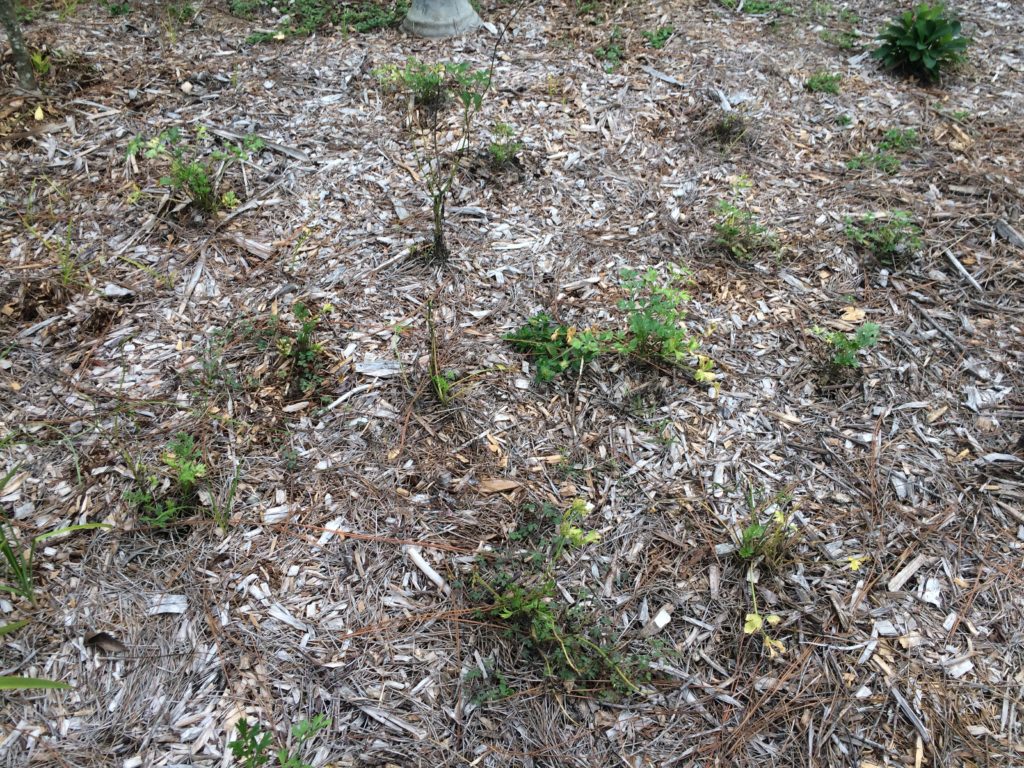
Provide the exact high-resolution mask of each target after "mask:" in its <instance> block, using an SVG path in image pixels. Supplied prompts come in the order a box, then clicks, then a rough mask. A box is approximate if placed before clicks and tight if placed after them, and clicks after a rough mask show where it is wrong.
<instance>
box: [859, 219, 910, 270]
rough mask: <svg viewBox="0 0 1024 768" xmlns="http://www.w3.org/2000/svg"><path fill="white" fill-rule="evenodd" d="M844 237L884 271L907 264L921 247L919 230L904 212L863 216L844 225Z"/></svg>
mask: <svg viewBox="0 0 1024 768" xmlns="http://www.w3.org/2000/svg"><path fill="white" fill-rule="evenodd" d="M846 236H847V237H848V238H849V239H850V240H851V241H852V242H854V243H856V244H857V245H859V246H861V247H862V248H864V249H865V250H867V251H868V252H869V253H870V254H871V255H872V256H874V257H875V258H876V259H877V260H878V261H879V263H881V264H882V265H884V266H887V267H899V266H902V265H904V264H907V263H908V262H909V261H910V260H911V259H913V258H914V256H916V255H917V254H918V253H919V252H920V250H921V247H922V242H921V229H920V227H918V226H917V225H916V224H915V223H914V221H913V219H912V218H911V215H910V214H909V213H907V212H906V211H893V212H891V213H890V214H889V215H888V216H885V217H881V216H875V215H874V214H870V213H869V214H867V215H866V216H862V217H861V218H860V219H858V220H856V221H854V220H851V219H848V220H847V222H846Z"/></svg>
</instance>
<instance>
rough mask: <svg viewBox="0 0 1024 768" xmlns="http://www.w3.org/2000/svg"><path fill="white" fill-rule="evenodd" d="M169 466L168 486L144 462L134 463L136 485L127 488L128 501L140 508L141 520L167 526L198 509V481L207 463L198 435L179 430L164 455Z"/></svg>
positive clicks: (204, 474) (164, 460) (202, 475)
mask: <svg viewBox="0 0 1024 768" xmlns="http://www.w3.org/2000/svg"><path fill="white" fill-rule="evenodd" d="M160 458H161V462H162V463H163V465H164V466H165V467H166V470H165V475H164V477H166V487H165V488H162V487H161V486H162V485H165V483H164V482H162V477H161V475H160V474H159V473H157V472H150V471H149V470H147V468H146V467H145V466H144V465H142V464H137V465H135V470H134V476H135V487H134V488H132V489H130V490H128V491H126V492H125V494H124V498H125V501H127V502H128V503H129V504H131V505H133V506H135V507H137V508H138V510H139V520H140V521H141V522H142V523H144V524H146V525H151V526H154V527H156V528H164V527H166V526H168V525H171V524H172V523H174V522H175V521H177V520H179V519H180V518H182V517H184V516H185V515H187V514H189V513H191V512H193V511H195V509H196V506H197V503H198V493H197V485H196V484H197V481H199V480H200V479H202V478H204V477H206V464H204V463H203V462H202V461H200V459H201V456H200V454H199V450H198V448H197V447H196V444H195V439H194V438H193V437H192V435H190V434H188V433H186V432H179V433H178V434H177V435H175V437H174V438H173V439H172V440H171V442H170V443H168V445H167V449H166V450H165V451H164V452H163V454H162V455H161V457H160Z"/></svg>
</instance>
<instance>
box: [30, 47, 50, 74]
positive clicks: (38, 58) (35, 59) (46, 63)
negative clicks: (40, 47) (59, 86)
mask: <svg viewBox="0 0 1024 768" xmlns="http://www.w3.org/2000/svg"><path fill="white" fill-rule="evenodd" d="M29 60H30V61H31V62H32V69H33V71H34V72H35V73H36V75H37V76H38V77H46V76H47V75H48V74H50V70H51V69H53V64H52V62H51V61H50V57H49V56H48V55H47V54H46V53H45V52H44V51H32V53H31V55H30V56H29Z"/></svg>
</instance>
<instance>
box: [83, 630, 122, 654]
mask: <svg viewBox="0 0 1024 768" xmlns="http://www.w3.org/2000/svg"><path fill="white" fill-rule="evenodd" d="M85 647H86V648H98V649H99V650H101V651H104V652H105V653H124V652H125V651H126V650H128V649H127V648H126V647H125V645H124V643H122V642H121V641H120V640H118V639H117V638H116V637H114V636H113V635H112V634H110V633H109V632H90V633H89V634H87V635H86V636H85Z"/></svg>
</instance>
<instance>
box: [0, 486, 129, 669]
mask: <svg viewBox="0 0 1024 768" xmlns="http://www.w3.org/2000/svg"><path fill="white" fill-rule="evenodd" d="M17 471H18V467H17V466H15V467H14V468H13V469H11V470H9V471H8V472H7V474H5V475H4V476H3V477H2V478H0V493H2V492H3V489H4V488H6V487H7V484H8V483H9V482H10V481H11V478H13V477H14V475H15V474H16V473H17ZM109 527H110V526H109V525H106V524H105V523H81V524H79V525H68V526H65V527H63V528H58V529H56V530H53V531H48V532H47V533H43V534H40V535H38V536H34V537H32V539H31V541H30V542H29V543H28V545H27V546H26V545H25V544H24V543H22V542H20V541H19V540H18V538H17V536H16V535H15V532H14V530H13V529H12V528H11V526H10V522H9V521H8V520H7V518H6V516H5V515H4V514H3V513H0V573H2V574H3V578H4V579H5V581H3V582H0V593H6V594H8V595H12V596H14V597H21V598H24V599H25V600H28V601H29V602H31V603H34V602H35V601H36V591H35V576H34V573H33V569H34V564H35V555H36V548H37V547H38V546H39V545H40V544H41V543H43V542H44V541H48V540H50V539H54V538H57V537H60V536H64V535H65V534H69V533H74V532H76V531H94V530H98V529H102V528H109ZM8 626H10V625H8ZM14 629H17V627H14ZM8 631H13V630H8ZM0 634H3V633H2V632H0ZM0 687H2V686H0ZM14 687H19V686H16V685H15V686H14ZM51 687H52V686H51Z"/></svg>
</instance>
